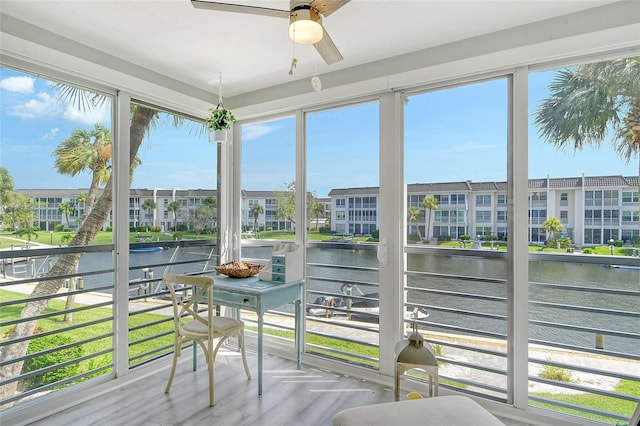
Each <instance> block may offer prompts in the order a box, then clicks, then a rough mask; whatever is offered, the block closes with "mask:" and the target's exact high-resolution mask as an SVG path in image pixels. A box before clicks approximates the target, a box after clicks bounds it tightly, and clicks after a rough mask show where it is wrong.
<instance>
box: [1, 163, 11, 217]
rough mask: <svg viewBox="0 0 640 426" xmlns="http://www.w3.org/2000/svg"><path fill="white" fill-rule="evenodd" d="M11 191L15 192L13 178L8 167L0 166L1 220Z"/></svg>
mask: <svg viewBox="0 0 640 426" xmlns="http://www.w3.org/2000/svg"><path fill="white" fill-rule="evenodd" d="M11 192H13V178H12V177H11V175H10V174H9V170H7V168H6V167H0V221H1V220H2V214H3V213H4V206H6V205H7V203H8V201H9V194H10V193H11Z"/></svg>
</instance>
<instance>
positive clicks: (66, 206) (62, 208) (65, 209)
mask: <svg viewBox="0 0 640 426" xmlns="http://www.w3.org/2000/svg"><path fill="white" fill-rule="evenodd" d="M58 211H59V212H60V213H62V214H63V215H64V218H65V219H66V221H67V229H68V228H71V225H70V224H69V215H72V214H73V213H75V211H76V207H75V206H74V205H73V203H72V202H70V201H63V202H61V203H60V204H58Z"/></svg>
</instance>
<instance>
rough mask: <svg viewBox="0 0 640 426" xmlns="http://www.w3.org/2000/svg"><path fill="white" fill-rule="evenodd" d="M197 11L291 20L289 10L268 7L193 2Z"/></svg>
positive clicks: (199, 0)
mask: <svg viewBox="0 0 640 426" xmlns="http://www.w3.org/2000/svg"><path fill="white" fill-rule="evenodd" d="M191 5H192V6H193V7H195V8H196V9H207V10H219V11H222V12H234V13H248V14H251V15H263V16H274V17H276V18H287V19H289V15H290V12H289V11H288V10H281V9H270V8H268V7H257V6H248V5H242V4H231V3H220V2H215V1H202V0H191Z"/></svg>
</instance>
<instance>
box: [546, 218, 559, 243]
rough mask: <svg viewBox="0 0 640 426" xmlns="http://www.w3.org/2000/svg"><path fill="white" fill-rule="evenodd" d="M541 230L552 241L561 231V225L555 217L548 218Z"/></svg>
mask: <svg viewBox="0 0 640 426" xmlns="http://www.w3.org/2000/svg"><path fill="white" fill-rule="evenodd" d="M542 229H544V230H545V231H547V233H549V239H550V240H553V238H554V237H555V236H556V232H560V231H562V223H560V219H558V218H557V217H550V218H548V219H547V220H545V221H544V223H543V224H542Z"/></svg>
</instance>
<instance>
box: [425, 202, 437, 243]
mask: <svg viewBox="0 0 640 426" xmlns="http://www.w3.org/2000/svg"><path fill="white" fill-rule="evenodd" d="M422 207H424V208H425V216H426V219H427V220H426V229H425V231H424V232H425V234H426V235H425V237H426V239H427V240H428V239H430V238H431V219H432V217H431V212H432V211H433V210H438V199H437V198H436V197H434V196H433V195H431V196H429V197H424V200H422Z"/></svg>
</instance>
